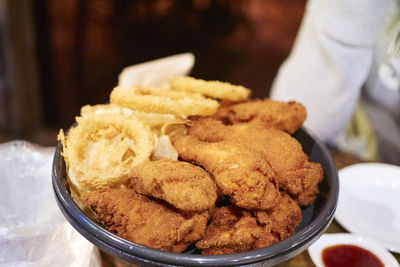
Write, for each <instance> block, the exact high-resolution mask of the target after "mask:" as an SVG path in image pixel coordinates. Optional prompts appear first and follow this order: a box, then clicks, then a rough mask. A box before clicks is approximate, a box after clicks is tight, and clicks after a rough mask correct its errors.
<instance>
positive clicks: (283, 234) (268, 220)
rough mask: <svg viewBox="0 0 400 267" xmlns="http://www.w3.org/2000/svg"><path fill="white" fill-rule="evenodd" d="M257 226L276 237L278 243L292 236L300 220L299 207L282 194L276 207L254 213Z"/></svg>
mask: <svg viewBox="0 0 400 267" xmlns="http://www.w3.org/2000/svg"><path fill="white" fill-rule="evenodd" d="M253 215H254V216H255V217H256V218H257V221H258V223H259V224H261V225H262V226H263V227H264V228H265V229H269V231H270V232H271V233H272V234H273V235H275V236H277V237H278V239H279V240H280V241H282V240H284V239H286V238H288V237H290V236H292V235H293V234H294V231H295V229H296V227H297V225H299V223H300V222H301V220H302V214H301V209H300V207H299V205H298V204H297V203H296V202H295V201H294V200H293V199H292V198H291V197H290V196H289V195H287V194H285V193H283V194H282V197H281V201H280V202H279V204H278V206H276V207H275V208H273V209H270V210H265V211H264V210H263V211H254V212H253Z"/></svg>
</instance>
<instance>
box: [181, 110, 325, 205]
mask: <svg viewBox="0 0 400 267" xmlns="http://www.w3.org/2000/svg"><path fill="white" fill-rule="evenodd" d="M188 134H189V135H194V136H196V137H197V138H199V139H200V140H202V141H207V142H220V141H222V140H233V141H236V142H240V143H241V144H243V145H244V146H246V147H247V148H249V149H252V150H255V151H258V152H259V153H260V154H261V155H262V157H263V158H264V159H265V160H266V161H267V162H268V163H269V165H270V166H271V168H272V169H273V170H274V171H275V173H276V177H277V179H278V181H279V187H280V188H281V189H283V190H285V191H287V192H288V193H289V194H290V195H291V196H293V197H294V198H295V199H296V201H297V202H298V203H299V204H300V205H301V206H306V205H309V204H311V203H312V202H314V200H315V199H316V197H317V195H318V192H319V191H318V183H320V182H321V181H322V179H323V169H322V167H321V165H320V164H318V163H314V162H310V161H309V160H308V156H307V155H306V154H305V153H304V152H303V149H302V146H301V144H300V143H299V142H298V141H297V140H296V139H295V138H294V137H292V136H290V135H289V134H287V133H285V132H283V131H281V130H278V129H275V128H265V127H260V126H259V125H255V124H251V123H240V124H235V125H228V126H227V125H224V124H223V123H222V122H221V121H217V120H215V119H213V118H205V117H203V118H195V119H193V120H192V122H191V126H190V128H189V129H188Z"/></svg>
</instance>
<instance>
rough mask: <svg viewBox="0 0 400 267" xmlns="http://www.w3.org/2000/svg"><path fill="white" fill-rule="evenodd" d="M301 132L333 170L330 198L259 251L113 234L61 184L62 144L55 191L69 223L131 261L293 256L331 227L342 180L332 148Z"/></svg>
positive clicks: (202, 261)
mask: <svg viewBox="0 0 400 267" xmlns="http://www.w3.org/2000/svg"><path fill="white" fill-rule="evenodd" d="M299 132H300V133H301V132H304V133H305V134H306V136H307V135H308V136H309V137H310V138H312V139H313V141H314V142H315V143H317V145H318V146H319V147H320V149H321V150H322V152H323V154H324V155H326V157H327V158H326V159H327V161H328V165H329V166H331V167H332V170H331V174H332V175H333V177H332V179H331V180H330V181H329V191H328V193H327V196H326V199H327V201H326V203H325V204H324V205H323V207H322V208H321V210H320V212H319V214H318V215H317V216H316V217H315V218H313V220H312V221H311V222H310V223H309V224H308V225H306V226H305V227H304V228H302V229H301V230H299V231H298V232H297V233H295V234H294V235H292V236H291V237H289V238H287V239H285V240H283V241H280V242H278V243H276V244H273V245H271V246H268V247H264V248H260V249H257V250H251V251H246V252H241V253H234V254H224V255H201V254H185V253H174V252H168V251H162V250H158V249H154V248H150V247H146V246H143V245H139V244H137V243H134V242H131V241H128V240H126V239H123V238H121V237H119V236H117V235H115V234H113V233H111V232H109V231H108V230H106V229H105V228H104V227H103V226H101V225H100V224H99V223H97V222H96V221H95V220H93V219H91V218H90V217H89V216H87V215H86V214H85V213H84V212H83V211H82V210H81V209H80V208H79V207H78V205H77V204H76V203H75V202H74V201H73V200H72V198H71V196H70V194H69V193H68V192H67V190H65V187H64V185H63V183H62V181H61V175H62V174H61V173H60V169H61V166H60V163H61V164H63V163H62V162H64V159H63V157H62V155H61V151H62V144H61V142H58V144H57V147H56V151H55V153H54V159H53V167H52V183H53V188H54V192H55V195H56V199H57V202H58V204H59V206H60V209H61V211H62V212H63V214H64V216H65V217H66V218H67V220H68V221H69V222H70V223H71V224H72V225H73V226H74V228H75V229H76V230H77V231H78V232H80V233H81V234H82V235H84V236H85V237H86V238H87V239H89V240H90V241H91V242H92V243H93V241H92V240H93V239H94V240H95V241H96V242H100V244H99V243H97V244H95V245H100V246H101V247H102V248H103V249H104V250H106V251H107V250H108V249H111V250H118V251H119V253H121V252H122V253H124V254H127V256H128V258H131V257H134V258H138V259H140V260H145V261H149V262H154V263H156V264H161V265H162V264H164V265H170V264H173V265H191V266H195V265H203V266H204V265H205V266H210V265H219V266H222V265H238V264H250V263H256V262H259V261H264V260H268V259H270V258H273V257H276V256H279V255H280V254H284V253H289V252H290V251H293V250H295V249H297V248H299V247H301V245H302V244H304V243H307V242H311V241H315V238H316V237H317V236H318V235H321V234H322V231H324V230H325V229H326V228H327V227H328V226H329V224H330V223H331V221H332V219H333V215H334V213H335V210H336V206H337V200H338V195H339V179H338V171H337V168H336V164H335V163H334V161H333V159H332V156H331V154H330V152H329V150H328V148H327V147H326V146H325V144H324V143H323V142H322V141H321V140H320V139H319V138H318V137H316V135H315V134H314V133H312V132H311V131H310V130H308V129H306V128H304V127H301V128H300V129H299ZM64 164H65V162H64ZM324 172H326V170H324ZM71 220H72V221H71ZM91 239H92V240H91ZM313 239H314V240H313ZM107 252H109V251H107ZM111 254H113V253H111ZM221 261H223V263H221Z"/></svg>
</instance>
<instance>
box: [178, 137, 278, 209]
mask: <svg viewBox="0 0 400 267" xmlns="http://www.w3.org/2000/svg"><path fill="white" fill-rule="evenodd" d="M173 145H174V146H175V148H176V150H177V151H178V154H179V156H180V157H181V158H182V159H183V160H186V161H191V162H194V163H196V164H198V165H201V166H202V167H204V168H205V169H206V170H207V171H208V172H209V173H210V174H211V175H212V176H213V178H214V180H215V182H216V183H217V185H218V187H219V188H220V189H221V191H222V193H223V194H225V195H228V196H229V197H230V198H231V200H232V201H233V202H235V203H236V205H238V206H240V207H243V208H249V209H269V208H272V207H274V206H275V205H277V203H278V201H279V198H280V194H279V190H278V182H277V180H276V177H275V173H274V172H273V171H272V169H271V167H270V166H269V165H268V163H266V162H265V160H264V159H263V158H262V156H261V155H260V154H259V153H257V152H254V151H251V150H249V149H247V148H246V147H244V146H243V145H241V144H239V143H236V142H233V141H222V142H218V143H207V142H202V141H199V140H198V139H197V138H196V137H194V136H188V135H185V136H177V137H176V138H175V139H174V140H173Z"/></svg>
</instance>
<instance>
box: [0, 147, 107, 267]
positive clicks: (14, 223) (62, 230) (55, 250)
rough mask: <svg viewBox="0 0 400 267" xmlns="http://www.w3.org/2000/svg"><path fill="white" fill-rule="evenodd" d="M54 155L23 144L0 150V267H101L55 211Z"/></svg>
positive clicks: (89, 247)
mask: <svg viewBox="0 0 400 267" xmlns="http://www.w3.org/2000/svg"><path fill="white" fill-rule="evenodd" d="M54 151H55V148H54V147H47V148H46V147H41V146H38V145H34V144H32V143H29V142H25V141H12V142H8V143H3V144H0V266H71V267H75V266H76V267H78V266H82V267H83V266H85V267H86V266H88V267H90V266H101V261H100V255H99V252H98V250H97V248H96V247H95V246H93V245H92V244H91V243H90V242H89V241H87V240H86V239H85V238H84V237H83V236H81V235H80V234H79V233H78V232H77V231H75V229H73V228H72V226H71V225H70V224H69V223H68V222H67V221H66V219H65V218H64V216H63V215H62V213H61V211H60V209H59V208H58V206H57V203H56V200H55V196H54V192H53V187H52V183H51V170H52V162H53V155H54Z"/></svg>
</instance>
